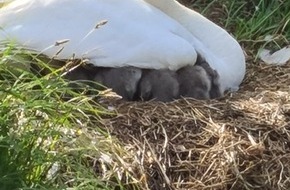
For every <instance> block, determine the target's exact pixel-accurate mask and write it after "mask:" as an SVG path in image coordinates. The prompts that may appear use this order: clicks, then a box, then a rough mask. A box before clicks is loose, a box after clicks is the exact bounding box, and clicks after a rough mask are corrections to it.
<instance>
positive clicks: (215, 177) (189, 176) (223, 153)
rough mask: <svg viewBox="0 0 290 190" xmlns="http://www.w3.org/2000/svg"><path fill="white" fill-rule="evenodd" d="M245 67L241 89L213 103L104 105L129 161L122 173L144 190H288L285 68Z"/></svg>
mask: <svg viewBox="0 0 290 190" xmlns="http://www.w3.org/2000/svg"><path fill="white" fill-rule="evenodd" d="M248 63H250V64H248V68H247V74H246V78H245V80H244V82H243V84H242V85H241V89H240V90H239V91H238V92H236V93H232V94H227V95H226V96H225V97H224V98H222V99H219V100H210V101H196V100H192V99H182V100H177V101H174V102H171V103H167V104H164V103H160V102H134V103H132V102H121V103H120V102H115V103H112V101H111V102H110V103H108V104H106V106H113V107H115V109H116V111H117V114H116V116H115V117H113V118H108V119H104V121H103V126H104V127H106V128H107V129H108V130H109V131H110V132H111V134H112V136H114V137H116V138H117V139H118V140H119V141H120V142H121V144H123V145H124V147H125V149H126V150H128V155H130V156H129V157H126V158H118V159H119V161H118V163H120V165H122V167H123V170H126V171H127V172H128V173H130V175H132V176H133V178H134V179H135V180H136V181H138V182H139V183H142V185H143V186H144V189H151V190H160V189H269V190H270V189H290V124H289V121H290V95H289V90H290V89H289V88H290V64H287V65H285V66H279V67H278V66H268V65H265V64H263V63H253V61H252V60H248ZM121 178H122V177H121ZM122 179H123V178H122ZM128 189H130V188H128Z"/></svg>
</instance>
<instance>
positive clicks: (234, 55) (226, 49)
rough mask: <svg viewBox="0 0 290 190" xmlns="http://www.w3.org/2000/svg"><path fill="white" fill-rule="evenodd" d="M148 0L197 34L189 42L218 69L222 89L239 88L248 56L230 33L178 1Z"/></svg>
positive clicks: (193, 33)
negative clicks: (246, 56)
mask: <svg viewBox="0 0 290 190" xmlns="http://www.w3.org/2000/svg"><path fill="white" fill-rule="evenodd" d="M145 1H146V2H148V3H150V4H151V5H153V6H155V7H157V8H159V9H160V10H161V11H163V12H164V13H166V14H167V15H168V16H170V17H172V18H173V19H175V20H176V21H178V22H179V23H180V24H182V25H183V26H184V27H185V28H186V29H187V30H188V31H189V32H190V33H191V34H192V35H193V37H194V38H192V37H191V39H190V38H187V39H188V41H189V42H191V43H192V44H193V46H194V47H195V49H196V51H197V52H198V53H200V54H201V55H202V56H203V57H204V58H205V59H206V60H207V61H208V63H209V64H210V66H211V67H212V68H213V69H215V70H217V72H218V73H219V75H220V85H221V88H222V91H224V90H227V89H231V90H237V89H238V88H239V85H240V83H241V82H242V80H243V78H244V76H245V70H246V64H245V56H244V53H243V50H242V48H241V46H240V45H239V43H238V42H237V41H236V40H235V39H234V38H233V37H232V36H231V35H230V34H229V33H228V32H226V31H225V30H224V29H222V28H221V27H219V26H218V25H216V24H214V23H213V22H211V21H210V20H208V19H207V18H205V17H204V16H202V15H201V14H199V13H197V12H196V11H194V10H191V9H188V8H186V7H185V6H183V5H181V4H180V3H178V2H177V1H176V0H145ZM189 37H190V36H189Z"/></svg>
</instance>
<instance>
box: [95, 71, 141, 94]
mask: <svg viewBox="0 0 290 190" xmlns="http://www.w3.org/2000/svg"><path fill="white" fill-rule="evenodd" d="M141 75H142V71H141V69H139V68H136V67H120V68H102V67H99V68H98V69H97V72H96V75H95V76H94V81H96V82H99V83H101V84H102V85H104V86H106V87H109V88H112V89H113V91H114V92H116V93H117V94H119V95H120V96H122V97H123V99H124V100H133V98H134V95H135V93H136V91H137V85H138V82H139V80H140V79H141Z"/></svg>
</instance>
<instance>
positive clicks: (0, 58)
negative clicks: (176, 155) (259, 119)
mask: <svg viewBox="0 0 290 190" xmlns="http://www.w3.org/2000/svg"><path fill="white" fill-rule="evenodd" d="M182 2H183V3H184V4H186V5H187V6H189V7H191V8H194V9H198V10H199V11H201V12H202V13H203V14H204V15H206V16H207V17H209V18H211V19H212V20H214V21H215V22H216V23H217V24H219V25H221V26H223V27H224V28H226V29H227V30H228V31H229V32H231V33H232V34H233V35H234V36H235V37H236V38H237V39H238V40H239V42H240V43H241V44H242V45H243V46H244V48H245V51H246V53H247V54H248V55H249V57H248V59H249V60H251V62H250V63H249V64H256V63H255V62H253V60H254V57H255V56H256V54H257V52H258V50H259V48H262V47H265V46H267V47H271V48H279V47H282V46H284V45H287V44H288V43H289V41H288V40H289V39H290V24H289V21H290V12H289V10H290V1H288V0H284V1H283V0H281V1H267V0H241V1H237V0H191V1H190V0H182ZM31 60H33V61H34V62H35V64H37V65H40V66H41V67H46V69H49V70H50V71H51V74H48V75H46V76H44V77H38V76H36V75H35V74H33V73H32V72H31V71H30V68H28V67H27V65H28V64H27V62H29V63H30V62H31ZM16 65H17V66H16ZM62 69H63V68H49V67H48V66H47V64H46V62H43V61H42V60H41V59H39V58H38V57H36V56H35V55H33V54H32V53H31V52H27V51H25V50H19V49H15V46H14V45H13V44H12V45H11V44H9V45H6V46H5V47H4V48H3V49H1V52H0V189H3V190H6V189H7V190H13V189H23V190H24V189H25V190H30V189H31V190H32V189H35V190H36V189H53V190H55V189H84V190H89V189H127V188H130V189H154V188H153V187H155V189H156V184H154V183H153V182H152V180H151V181H150V180H149V179H148V176H151V177H152V178H154V176H155V174H156V173H158V172H155V171H152V170H153V169H152V166H153V168H155V167H156V168H159V169H160V168H162V167H163V165H162V164H161V161H162V160H163V158H161V157H160V158H159V160H158V159H157V157H156V155H154V154H153V153H152V152H151V153H147V152H145V151H144V152H143V153H142V150H143V149H142V147H147V150H148V149H149V150H152V147H150V143H149V142H147V139H145V141H144V142H143V143H139V141H137V137H136V139H133V140H134V141H133V140H132V141H130V143H131V144H130V143H128V136H129V135H128V134H130V132H128V133H127V134H126V133H125V132H124V131H123V132H124V133H125V135H124V136H122V135H118V134H116V131H114V130H112V129H111V128H110V127H109V126H110V125H107V123H110V122H113V121H114V122H116V120H117V119H120V120H121V121H122V122H121V123H122V125H125V123H126V122H128V120H122V119H124V117H123V116H122V117H121V116H119V117H120V118H118V117H117V119H116V117H115V116H118V113H117V112H115V111H109V110H108V108H111V107H106V109H105V108H104V106H106V105H107V104H103V105H102V106H101V105H99V104H98V102H99V98H101V97H102V96H103V95H100V92H99V91H98V90H96V89H92V88H91V87H89V86H82V87H81V88H80V90H79V91H78V92H76V91H73V90H72V89H71V86H70V83H68V82H67V81H65V80H63V79H62V78H61V77H59V73H60V72H61V70H62ZM277 72H278V71H277ZM279 72H280V70H279ZM254 75H255V74H250V76H254ZM281 76H282V74H281ZM283 76H284V75H283ZM247 80H248V79H247ZM247 80H246V82H247ZM88 91H89V92H90V93H89V95H88V93H87V92H88ZM285 101H286V100H285ZM286 102H287V101H286ZM287 103H289V102H287ZM225 104H226V103H225ZM122 106H123V107H126V109H128V107H130V106H134V105H133V104H132V105H130V103H127V104H126V103H124V105H122ZM122 106H121V108H120V109H122V108H123V107H122ZM139 106H140V105H139ZM154 106H155V105H154ZM154 106H153V107H154ZM159 106H161V105H159ZM185 107H186V106H185ZM156 109H157V108H156ZM158 109H162V108H160V107H158ZM110 110H111V109H110ZM144 110H146V105H145V107H144ZM144 110H143V111H144ZM151 110H155V107H154V108H152V109H151ZM118 111H119V110H118ZM135 111H136V110H135ZM139 111H140V110H139ZM139 111H138V110H137V111H136V112H134V114H136V117H140V113H139ZM191 111H192V110H191ZM120 112H121V111H120ZM287 113H288V112H287ZM138 114H139V115H138ZM187 114H189V115H190V114H192V115H193V116H194V117H196V118H198V117H197V116H198V115H200V114H201V112H199V111H198V110H194V113H193V111H192V112H190V113H187ZM231 114H234V115H231V116H232V117H238V116H236V115H235V114H241V113H238V112H234V111H233V110H231ZM165 115H166V114H164V115H163V116H165ZM189 115H186V118H188V117H189ZM193 116H192V117H193ZM132 117H133V116H132ZM144 117H145V116H144ZM151 117H152V118H149V119H148V118H147V119H148V120H150V121H151V120H153V117H157V116H154V115H151ZM160 117H161V116H160ZM209 117H211V116H209ZM212 117H214V116H212ZM112 118H113V119H112ZM172 118H174V115H173V116H172ZM186 118H184V119H185V120H186ZM154 119H155V120H154V121H155V124H156V126H157V125H158V123H159V122H158V118H154ZM175 119H176V120H177V118H175ZM204 119H205V118H204V117H203V116H200V120H199V121H198V122H197V124H200V125H204V124H205V122H201V121H204ZM136 120H137V119H136V118H135V120H134V121H135V122H136ZM132 122H133V120H132ZM142 122H143V125H144V126H145V125H146V122H147V120H144V121H142ZM170 122H172V121H168V126H170V125H174V123H173V124H172V123H170ZM195 122H196V121H195ZM208 122H209V121H208ZM233 122H234V121H232V123H233ZM116 123H118V122H116ZM265 123H266V124H267V121H265ZM138 124H140V123H138ZM266 124H265V125H266ZM128 125H129V124H128ZM140 125H141V124H140ZM271 125H272V124H271ZM273 125H274V124H273ZM117 127H119V126H117ZM135 127H139V126H135ZM288 128H289V127H288ZM288 128H287V127H286V128H285V129H288ZM267 129H268V128H267ZM162 130H163V128H161V129H160V130H159V132H160V131H161V132H162ZM164 130H165V129H164ZM237 130H241V131H246V132H245V133H246V134H249V135H248V136H247V137H249V138H250V137H251V135H250V134H252V132H253V131H251V129H240V128H238V129H237ZM283 130H284V129H283ZM270 131H272V129H269V130H268V131H265V133H267V134H268V132H269V134H270ZM274 131H275V135H276V136H278V137H281V138H282V137H283V139H284V140H285V141H283V142H284V143H286V144H287V143H289V142H290V139H289V137H287V133H288V132H289V131H287V130H285V131H282V128H279V129H275V130H274ZM142 132H143V133H142V134H144V135H146V131H142ZM147 132H148V131H147ZM163 132H164V131H163ZM148 133H149V132H148ZM177 133H178V132H177ZM207 133H211V134H212V135H213V137H210V138H208V139H207V140H208V141H207V142H205V145H204V147H210V146H211V145H212V144H214V143H215V142H217V141H219V140H218V138H217V136H216V133H214V132H209V131H207ZM253 133H254V132H253ZM120 134H121V132H120ZM156 134H157V133H156ZM156 134H155V133H152V135H151V137H153V136H154V135H156ZM164 134H165V133H164ZM164 134H163V135H161V136H162V139H164V138H165V137H164ZM126 135H127V136H126ZM130 135H131V134H130ZM285 135H286V136H285ZM288 135H289V134H288ZM165 136H166V135H165ZM269 136H270V135H269ZM276 136H275V137H273V138H276ZM176 138H177V137H176ZM224 138H225V137H224ZM241 138H242V137H241ZM172 139H173V137H172ZM135 140H136V141H135ZM143 140H144V139H143ZM260 140H261V141H262V140H263V139H260ZM148 141H149V140H148ZM153 141H154V139H153V140H152V141H151V142H152V143H153ZM273 141H274V140H273ZM133 142H134V143H135V144H134V143H133ZM267 142H268V141H267ZM269 142H270V141H269ZM271 142H272V141H271ZM126 143H127V144H126ZM277 143H278V142H277ZM184 144H186V142H184ZM278 144H279V143H278ZM182 145H183V143H182ZM199 145H200V146H201V144H199ZM288 145H289V144H288ZM135 146H137V147H139V149H137V150H136V149H134V148H133V147H135ZM160 146H163V145H162V144H161V145H160ZM164 146H165V143H164ZM269 146H270V145H269ZM279 146H280V147H281V149H283V146H285V144H283V143H282V144H279ZM174 148H176V147H174ZM177 148H180V149H182V147H180V146H178V147H177ZM218 148H222V147H218ZM250 148H251V147H250ZM252 148H253V147H252ZM200 149H201V147H200ZM285 149H287V147H286V148H285ZM251 150H252V149H251ZM251 150H248V149H247V151H251ZM253 150H254V149H253ZM255 150H256V151H262V150H261V149H260V148H257V147H256V149H255ZM138 151H139V152H138ZM283 151H284V149H283ZM287 151H288V150H287ZM287 151H286V150H285V154H286V153H287V154H289V151H288V152H287ZM181 152H182V151H181ZM143 154H146V155H147V157H146V156H144V157H146V158H142V159H141V158H139V157H138V156H140V155H143ZM149 154H150V155H151V156H149ZM168 154H169V153H168ZM160 155H163V152H162V154H161V153H160ZM196 155H197V153H196ZM257 155H258V154H257ZM257 155H254V156H253V155H251V156H252V157H255V156H256V157H258V156H257ZM167 156H168V155H167ZM209 156H211V157H212V158H213V157H214V156H216V154H213V153H212V154H209ZM137 157H138V158H137ZM168 157H170V156H168ZM283 158H285V157H283ZM144 159H147V162H146V164H147V165H148V168H150V169H151V170H146V169H144V168H145V167H146V166H145V164H144V165H142V164H143V162H144V163H145V161H144ZM164 159H169V158H164ZM172 159H173V158H172ZM244 159H247V158H244ZM264 159H265V160H266V159H267V158H266V157H265V158H264ZM281 159H282V158H281ZM140 160H142V161H140ZM204 160H206V159H204ZM204 160H203V161H204ZM288 160H289V159H288ZM261 162H262V161H261ZM277 162H278V161H277ZM285 162H287V160H281V161H280V160H279V163H278V164H280V163H281V164H282V166H283V163H285ZM152 163H155V165H154V164H152ZM245 163H246V162H245ZM265 163H266V162H265ZM208 164H210V165H211V163H208ZM212 164H214V162H213V163H212ZM271 164H273V163H272V162H271ZM149 165H150V167H149ZM273 165H274V164H273ZM212 166H213V165H211V167H212ZM188 167H189V166H188ZM225 167H226V166H225ZM252 167H253V168H255V166H252ZM259 167H260V165H259ZM285 167H286V166H285ZM185 168H186V167H185ZM261 168H262V167H261ZM178 169H180V168H177V169H176V170H178ZM182 169H184V168H182ZM235 169H240V168H235ZM272 169H273V168H272ZM180 170H181V169H180ZM248 170H249V171H250V170H251V168H248ZM248 170H247V171H248ZM255 170H257V171H258V170H259V168H255ZM158 171H159V170H158ZM160 171H161V174H160V176H163V178H162V181H165V182H164V183H165V185H164V186H163V188H169V186H170V185H168V180H169V179H167V178H166V177H167V175H165V174H164V173H162V172H163V170H162V169H160ZM209 171H210V170H209V169H208V170H206V171H204V172H205V173H207V174H208V175H210V173H209ZM247 171H246V170H245V171H244V172H245V173H247ZM192 172H193V171H192ZM200 172H201V170H200ZM283 172H286V173H287V172H288V174H289V171H286V169H285V171H284V170H283ZM283 172H281V173H278V174H277V175H280V180H279V181H278V182H279V183H280V184H282V182H283V181H284V180H285V179H284V176H283V175H284V173H283ZM148 173H149V174H148ZM173 173H174V172H173ZM213 173H214V172H213ZM215 174H216V175H221V173H219V172H217V173H215ZM268 174H269V175H270V174H273V173H271V171H269V172H268ZM224 175H225V176H228V177H229V176H230V177H232V176H234V175H233V174H232V173H228V174H227V173H226V174H224ZM243 175H244V173H238V172H237V174H236V176H234V178H235V177H236V181H232V180H228V181H227V179H224V180H225V181H224V183H221V182H219V183H218V181H215V182H216V184H214V183H213V181H211V180H210V179H207V180H208V183H209V182H212V184H211V185H212V186H211V185H209V184H207V183H206V182H202V180H200V181H199V183H203V185H204V184H207V185H208V186H207V189H211V188H213V189H214V188H215V187H217V188H218V189H222V187H223V188H224V189H227V188H229V183H231V184H234V183H237V184H238V182H239V180H241V181H242V182H245V181H247V180H246V178H243V179H242V177H243ZM273 175H274V174H273ZM145 176H147V177H145ZM237 176H238V177H237ZM285 176H287V175H285ZM230 177H229V178H230ZM267 177H268V176H267ZM288 177H289V175H288ZM204 178H206V177H204ZM249 178H250V177H249ZM270 178H271V179H270ZM270 178H267V179H269V180H272V178H273V180H274V178H275V176H272V177H270ZM277 178H279V176H277ZM259 179H261V180H263V179H264V178H262V177H260V178H259ZM171 180H173V179H171ZM176 180H177V181H180V183H182V180H181V179H179V178H178V179H176ZM288 180H289V179H288ZM148 181H150V183H149V182H148ZM156 181H158V180H157V179H156ZM249 181H250V180H249ZM285 181H286V182H285V183H283V184H282V185H281V186H280V187H281V188H280V189H289V188H290V185H289V183H287V180H285ZM273 183H274V182H273ZM160 184H161V183H160ZM160 184H159V185H160ZM269 184H270V182H269ZM277 184H278V183H277ZM277 184H276V185H277ZM187 185H188V184H187ZM219 185H220V186H219ZM269 186H271V187H276V186H275V184H270V185H269ZM174 187H176V188H177V187H178V184H175V186H174ZM181 187H183V186H182V185H181ZM232 187H234V186H232ZM239 187H240V188H242V189H251V187H252V186H250V185H249V184H247V183H245V184H244V186H239ZM160 188H161V187H160ZM196 188H197V189H198V188H200V189H201V188H202V187H201V186H196ZM203 188H205V186H203Z"/></svg>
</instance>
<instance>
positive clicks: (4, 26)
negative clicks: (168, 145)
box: [0, 0, 245, 92]
mask: <svg viewBox="0 0 290 190" xmlns="http://www.w3.org/2000/svg"><path fill="white" fill-rule="evenodd" d="M104 20H105V21H107V23H106V24H104V25H102V26H100V25H98V23H101V22H102V21H104ZM103 23H105V22H103ZM6 40H9V41H13V42H15V43H16V44H18V45H21V46H23V47H25V48H28V49H31V50H34V51H37V52H39V53H43V54H45V55H48V56H50V57H54V58H57V59H69V58H71V57H75V58H78V59H82V58H84V59H89V60H90V62H91V63H92V64H93V65H94V66H101V67H125V66H134V67H138V68H146V69H170V70H178V69H180V68H182V67H184V66H187V65H194V64H195V62H196V59H197V55H198V54H200V55H201V56H202V57H204V58H205V59H206V61H207V62H208V63H209V65H210V66H211V67H212V68H213V69H215V70H216V71H217V72H218V74H219V76H220V79H219V83H220V88H221V91H222V92H223V91H225V90H227V89H238V87H239V85H240V83H241V81H242V79H243V78H244V75H245V58H244V55H243V52H242V49H241V47H240V46H239V44H238V43H237V41H236V40H235V39H233V38H232V37H231V36H230V35H229V34H228V33H227V32H226V31H225V30H223V29H222V28H220V27H218V26H217V25H215V24H214V23H212V22H211V21H209V20H207V19H206V18H204V17H203V16H201V15H200V14H198V13H196V12H195V11H193V10H190V9H187V8H185V7H184V6H182V5H180V4H179V3H178V2H177V1H175V0H122V1H120V0H14V1H13V2H12V3H10V4H8V5H7V6H4V7H3V8H1V9H0V42H1V41H6Z"/></svg>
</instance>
